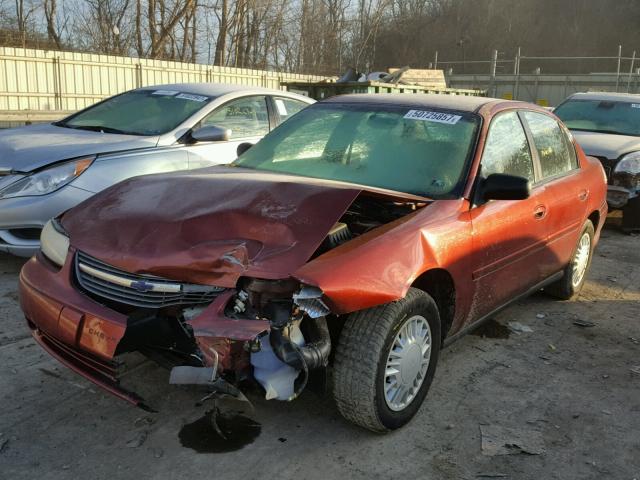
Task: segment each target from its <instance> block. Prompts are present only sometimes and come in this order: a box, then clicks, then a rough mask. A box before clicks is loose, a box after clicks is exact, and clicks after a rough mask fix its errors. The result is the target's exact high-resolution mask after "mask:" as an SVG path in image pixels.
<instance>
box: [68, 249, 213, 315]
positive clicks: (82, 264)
mask: <svg viewBox="0 0 640 480" xmlns="http://www.w3.org/2000/svg"><path fill="white" fill-rule="evenodd" d="M75 270H76V279H77V281H78V285H79V286H80V288H82V289H83V290H84V291H85V292H87V293H89V294H91V295H92V296H94V297H99V298H103V299H107V300H112V301H114V302H118V303H121V304H125V305H131V306H135V307H143V308H162V307H168V306H171V305H196V304H202V303H209V302H211V301H212V300H213V299H214V298H215V297H216V296H218V295H219V294H220V293H221V292H223V291H224V288H223V287H214V286H210V285H194V284H189V283H180V282H175V281H172V280H167V279H165V278H160V277H154V276H151V275H136V274H133V273H129V272H125V271H123V270H120V269H117V268H115V267H112V266H111V265H107V264H106V263H104V262H101V261H100V260H97V259H95V258H93V257H91V256H89V255H87V254H85V253H82V252H78V253H77V254H76V261H75Z"/></svg>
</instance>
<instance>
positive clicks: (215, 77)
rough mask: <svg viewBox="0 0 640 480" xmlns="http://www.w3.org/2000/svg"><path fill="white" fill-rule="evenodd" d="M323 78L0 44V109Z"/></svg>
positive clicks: (70, 106) (64, 106)
mask: <svg viewBox="0 0 640 480" xmlns="http://www.w3.org/2000/svg"><path fill="white" fill-rule="evenodd" d="M322 78H323V77H318V76H313V75H300V74H294V73H282V72H268V71H263V70H250V69H245V68H232V67H216V66H211V65H203V64H194V63H181V62H168V61H164V60H147V59H141V58H131V57H116V56H112V55H94V54H90V53H76V52H58V51H47V50H33V49H24V48H11V47H0V110H66V111H74V110H79V109H81V108H84V107H87V106H89V105H91V104H92V103H95V102H97V101H98V100H101V99H103V98H105V97H108V96H111V95H115V94H116V93H120V92H122V91H125V90H130V89H132V88H137V87H143V86H147V85H157V84H164V83H187V82H222V83H235V84H240V85H252V86H261V87H268V88H281V87H280V82H281V81H295V80H303V81H304V80H309V81H317V80H321V79H322Z"/></svg>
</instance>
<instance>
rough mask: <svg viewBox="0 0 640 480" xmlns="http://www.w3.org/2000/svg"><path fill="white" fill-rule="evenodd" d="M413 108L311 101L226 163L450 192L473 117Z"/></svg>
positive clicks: (466, 153) (471, 135)
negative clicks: (304, 107) (232, 161)
mask: <svg viewBox="0 0 640 480" xmlns="http://www.w3.org/2000/svg"><path fill="white" fill-rule="evenodd" d="M417 108H418V107H416V108H413V109H412V108H409V107H388V106H386V105H385V106H380V105H375V106H372V105H364V106H363V105H340V104H316V105H314V106H311V107H308V108H306V109H304V110H302V111H301V112H300V113H298V114H296V115H295V116H294V117H292V118H291V119H289V120H287V122H286V123H284V124H283V125H281V126H280V127H278V128H276V129H275V130H274V131H273V132H271V133H270V134H268V135H267V136H266V137H264V138H263V139H262V140H261V141H260V142H258V143H257V144H256V145H255V146H253V147H252V148H251V149H249V150H247V151H246V152H245V153H244V154H243V155H242V156H240V157H239V158H238V160H236V161H235V162H234V165H235V166H239V167H245V168H253V169H259V170H268V171H274V172H282V173H289V174H294V175H303V176H307V177H314V178H324V179H329V180H338V181H345V182H350V183H358V184H361V185H367V186H372V187H379V188H385V189H389V190H395V191H399V192H406V193H411V194H415V195H422V196H427V197H430V198H452V197H455V196H458V195H459V191H460V190H461V189H462V186H463V185H462V183H463V182H464V177H465V172H466V164H467V159H468V158H469V157H470V154H471V150H472V148H473V146H474V140H475V137H476V130H477V126H478V123H479V120H478V117H476V116H475V115H472V114H468V113H461V112H451V111H443V110H436V109H430V108H427V107H420V110H418V109H417ZM412 112H417V113H412Z"/></svg>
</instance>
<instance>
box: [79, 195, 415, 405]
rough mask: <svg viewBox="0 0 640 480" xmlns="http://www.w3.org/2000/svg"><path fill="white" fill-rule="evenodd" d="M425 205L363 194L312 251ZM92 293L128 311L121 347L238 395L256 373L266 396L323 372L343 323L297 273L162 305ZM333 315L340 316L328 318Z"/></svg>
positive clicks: (179, 377) (300, 386) (175, 376)
mask: <svg viewBox="0 0 640 480" xmlns="http://www.w3.org/2000/svg"><path fill="white" fill-rule="evenodd" d="M423 205H424V204H423V203H415V202H397V201H392V200H389V199H387V198H383V197H379V196H369V195H364V194H361V195H359V196H358V197H357V198H356V199H355V200H354V201H353V203H352V204H351V205H350V207H349V208H348V209H347V210H346V211H345V213H344V214H343V215H342V217H341V218H340V219H339V221H338V222H336V224H335V225H334V226H333V227H332V228H331V229H330V230H329V232H328V233H327V235H326V237H325V239H324V240H323V242H322V244H321V245H320V246H319V247H318V249H317V250H316V252H315V253H314V255H313V256H312V259H313V258H315V257H317V256H320V255H322V254H324V253H326V252H328V251H330V250H332V249H334V248H337V247H339V246H341V245H343V244H345V243H347V242H349V241H350V240H352V239H354V238H356V237H359V236H361V235H363V234H366V233H368V232H371V231H373V230H375V229H376V228H378V227H380V226H382V225H385V224H388V223H390V222H393V221H394V220H397V219H399V218H401V217H404V216H406V215H408V214H410V213H413V212H415V211H416V210H417V209H419V208H420V207H422V206H423ZM80 258H87V257H86V256H84V257H82V256H81V257H80ZM83 261H86V260H83ZM94 266H97V267H100V265H99V264H95V265H94ZM81 267H82V265H81ZM81 269H82V268H80V270H81ZM80 270H78V278H79V279H82V280H80V281H79V284H80V286H81V287H82V286H84V285H91V284H90V283H87V275H86V271H83V272H80ZM110 271H113V270H110ZM90 273H93V274H95V273H94V272H90ZM83 280H84V282H83ZM151 280H153V279H151ZM189 288H191V290H193V289H194V287H193V286H189ZM213 288H215V287H213ZM182 289H183V290H184V289H185V287H184V286H183V288H182ZM88 293H90V294H91V296H92V297H94V298H95V299H96V300H100V301H101V302H102V303H104V304H106V305H108V306H109V308H112V309H114V310H117V311H119V312H122V313H126V314H127V316H128V322H127V330H126V333H125V336H124V337H123V338H122V340H121V341H120V343H119V345H118V350H117V353H118V354H122V353H125V352H131V351H138V352H140V353H142V354H144V355H145V356H146V357H148V358H149V359H151V360H153V361H155V362H157V363H158V364H160V365H162V366H163V367H165V368H169V369H172V374H171V379H170V381H171V383H175V384H201V385H208V386H209V387H210V388H212V389H214V390H218V391H224V392H225V393H227V394H231V395H236V396H237V395H241V393H240V392H239V390H237V388H235V385H237V384H238V383H239V382H242V381H244V380H250V379H254V380H255V381H257V382H258V383H259V384H260V385H261V386H262V388H263V389H264V391H265V396H266V398H267V399H278V400H285V401H286V400H293V399H294V398H296V397H297V396H298V395H299V394H300V393H301V392H302V390H304V388H305V386H306V385H307V384H308V382H309V378H310V374H311V373H312V372H320V375H318V377H321V378H324V373H325V370H326V367H327V365H328V363H329V357H330V354H331V334H330V331H329V323H331V324H332V328H334V327H333V325H335V328H339V325H340V322H339V321H337V320H336V319H335V318H334V317H333V316H332V313H331V311H330V308H329V307H328V306H327V304H326V303H325V302H324V301H323V298H322V297H323V292H322V291H321V290H320V289H319V288H317V287H313V286H309V285H303V284H301V283H300V282H299V281H298V280H296V279H294V278H287V279H280V280H271V279H259V278H247V277H241V278H240V279H239V281H238V284H237V286H236V288H235V289H217V290H215V291H214V290H212V291H208V290H206V289H204V290H202V291H199V292H198V293H199V295H201V297H200V300H201V301H198V300H197V297H188V298H182V299H181V300H180V301H179V302H178V304H176V305H170V306H166V307H161V308H139V307H140V304H138V305H132V303H135V302H132V301H131V299H130V298H127V299H124V300H123V299H121V298H118V297H113V296H111V297H106V296H105V294H104V292H102V291H100V290H95V291H89V292H88ZM212 297H213V298H212ZM136 298H137V297H136ZM163 298H164V297H163ZM191 298H192V299H193V300H195V301H189V299H191ZM202 300H205V301H204V302H203V301H202ZM165 301H166V300H165ZM220 310H221V311H220ZM220 317H224V319H225V320H223V321H222V320H219V319H220ZM328 318H330V319H331V320H336V321H330V322H327V319H328ZM223 322H226V323H225V325H224V327H220V325H221V324H222V323H223ZM230 322H233V323H232V324H230ZM245 330H246V331H245ZM238 332H242V334H241V335H239V334H238Z"/></svg>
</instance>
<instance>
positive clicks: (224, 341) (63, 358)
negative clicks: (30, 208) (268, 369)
mask: <svg viewBox="0 0 640 480" xmlns="http://www.w3.org/2000/svg"><path fill="white" fill-rule="evenodd" d="M74 256H75V252H74V251H73V250H71V251H70V252H69V255H68V257H67V261H66V263H65V265H64V266H63V267H62V269H60V270H57V269H56V268H54V267H53V266H51V265H50V264H49V262H48V261H47V260H46V259H44V258H42V256H41V254H39V255H36V256H35V257H33V258H31V259H30V260H29V261H28V262H27V263H26V264H25V266H24V267H23V269H22V271H21V273H20V285H19V289H20V305H21V307H22V310H23V311H24V314H25V317H26V319H27V322H28V324H29V328H30V329H31V330H32V335H33V337H34V339H35V340H36V342H37V343H38V344H39V345H40V346H42V348H44V349H45V350H46V351H47V352H48V353H49V354H51V355H52V356H53V357H54V358H56V359H57V360H59V361H60V362H61V363H63V364H64V365H66V366H67V367H69V368H70V369H71V370H73V371H74V372H76V373H78V374H79V375H82V376H83V377H85V378H87V379H88V380H90V381H91V382H93V383H95V384H96V385H98V386H100V387H102V388H104V389H105V390H107V391H109V392H110V393H112V394H114V395H116V396H117V397H119V398H122V399H124V400H126V401H128V402H130V403H133V404H134V405H137V406H140V407H145V405H144V403H143V401H142V399H141V398H140V397H139V396H137V395H136V394H135V393H132V392H130V391H128V390H126V389H124V388H122V387H121V386H120V384H119V378H118V370H119V366H120V365H119V362H118V361H117V358H115V357H116V355H117V354H118V353H119V352H118V345H119V343H120V341H121V340H122V339H123V337H124V335H125V332H126V329H127V321H128V319H127V317H126V316H125V315H122V314H120V313H118V312H116V311H114V310H111V309H109V308H107V307H105V306H103V305H101V304H99V303H97V302H95V301H94V300H92V299H91V298H89V297H88V296H86V295H84V294H83V293H81V292H80V291H78V290H77V289H76V288H75V287H74V285H73V268H72V266H73V263H74ZM231 295H232V291H229V292H225V293H224V294H222V295H220V296H219V297H218V298H216V299H215V301H214V302H213V303H211V304H210V305H209V306H208V307H207V308H206V309H205V310H204V311H203V312H202V313H201V314H200V315H198V316H197V317H195V318H194V319H193V320H192V321H191V322H190V324H191V326H192V327H193V331H194V336H195V340H196V343H197V345H198V346H199V348H200V350H201V351H202V353H203V356H204V360H205V363H206V365H207V366H212V365H214V362H217V363H219V368H220V370H221V371H224V370H230V371H240V370H243V369H246V368H248V367H249V355H248V352H247V351H246V349H245V342H248V341H252V340H254V339H255V338H256V337H257V336H258V335H260V334H261V333H263V332H265V331H267V330H268V328H269V324H268V322H267V321H266V320H236V319H232V318H228V317H225V315H224V308H225V305H226V303H227V302H228V301H229V299H230V297H231Z"/></svg>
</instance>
